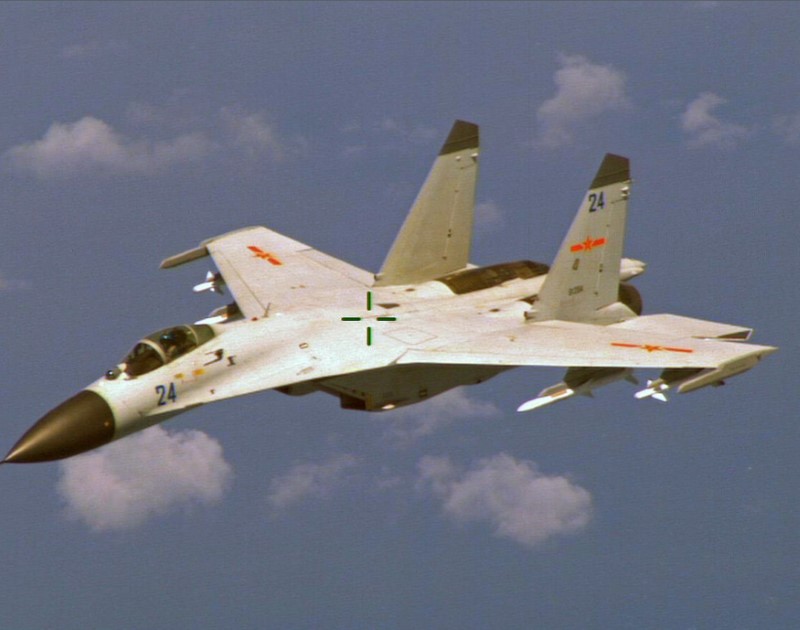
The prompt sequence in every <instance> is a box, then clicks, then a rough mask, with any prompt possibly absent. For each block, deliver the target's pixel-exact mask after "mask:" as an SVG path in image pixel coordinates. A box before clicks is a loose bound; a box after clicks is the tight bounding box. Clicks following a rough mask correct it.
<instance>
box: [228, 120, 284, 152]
mask: <svg viewBox="0 0 800 630" xmlns="http://www.w3.org/2000/svg"><path fill="white" fill-rule="evenodd" d="M220 118H221V119H222V124H223V126H224V127H225V130H226V132H227V134H228V138H229V141H230V143H231V144H232V146H233V147H235V148H237V149H240V150H242V151H244V152H245V153H246V154H247V155H248V156H250V157H253V156H255V155H257V154H260V153H268V154H269V155H270V156H271V157H272V158H273V159H274V160H278V161H279V160H281V159H283V157H284V152H285V148H284V143H283V142H282V141H280V140H279V139H278V134H277V132H276V131H275V128H274V126H273V125H270V124H268V123H267V122H266V121H265V120H264V116H263V114H259V113H246V112H243V111H241V110H239V109H237V108H235V107H223V108H222V109H221V110H220Z"/></svg>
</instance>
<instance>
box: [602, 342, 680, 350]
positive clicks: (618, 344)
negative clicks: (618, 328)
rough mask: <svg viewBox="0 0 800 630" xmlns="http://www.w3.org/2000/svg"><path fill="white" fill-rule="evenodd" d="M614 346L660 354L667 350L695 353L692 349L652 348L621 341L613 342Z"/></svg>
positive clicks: (648, 345)
mask: <svg viewBox="0 0 800 630" xmlns="http://www.w3.org/2000/svg"><path fill="white" fill-rule="evenodd" d="M611 345H612V346H617V347H618V348H638V349H639V350H647V351H648V352H660V351H661V350H666V351H668V352H687V353H691V352H694V350H692V349H691V348H671V347H669V346H652V345H650V344H636V343H621V342H619V341H612V342H611Z"/></svg>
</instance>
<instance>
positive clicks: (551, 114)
mask: <svg viewBox="0 0 800 630" xmlns="http://www.w3.org/2000/svg"><path fill="white" fill-rule="evenodd" d="M559 63H560V64H561V68H560V69H559V70H558V71H556V73H555V77H554V79H555V83H556V87H557V90H556V95H555V96H554V97H553V98H551V99H549V100H547V101H545V102H544V103H542V105H541V107H539V109H538V111H537V112H536V117H537V119H538V121H539V144H541V145H542V146H545V147H548V148H556V147H560V146H564V145H568V144H570V143H571V142H572V140H573V137H574V134H575V131H576V129H577V127H579V126H580V125H581V124H582V123H584V122H586V121H588V120H590V119H592V118H595V117H596V116H599V115H600V114H603V113H605V112H611V111H618V110H622V109H626V108H627V107H629V106H630V102H629V100H628V97H627V96H626V95H625V82H626V77H625V73H624V72H622V71H621V70H617V69H616V68H614V67H613V66H610V65H600V64H596V63H592V62H591V61H589V60H588V59H586V57H583V56H581V55H561V56H560V57H559Z"/></svg>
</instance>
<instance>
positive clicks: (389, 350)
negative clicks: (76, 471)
mask: <svg viewBox="0 0 800 630" xmlns="http://www.w3.org/2000/svg"><path fill="white" fill-rule="evenodd" d="M478 153H479V141H478V127H477V125H475V124H472V123H469V122H464V121H456V122H455V124H454V125H453V127H452V130H451V131H450V133H449V135H448V136H447V139H446V141H445V143H444V145H443V146H442V149H441V151H440V152H439V154H438V156H437V157H436V159H435V161H434V163H433V166H432V168H431V170H430V173H429V175H428V177H427V179H426V181H425V183H424V184H423V186H422V189H421V190H420V192H419V195H418V196H417V198H416V201H415V202H414V204H413V206H412V208H411V210H410V212H409V214H408V216H407V218H406V220H405V222H404V224H403V226H402V228H401V230H400V232H399V234H398V235H397V237H396V239H395V241H394V244H393V245H392V247H391V249H390V251H389V254H388V256H387V257H386V260H385V262H384V263H383V267H382V268H381V270H380V271H379V272H378V273H377V274H372V273H369V272H367V271H365V270H363V269H360V268H358V267H355V266H353V265H351V264H349V263H347V262H344V261H342V260H339V259H337V258H334V257H332V256H329V255H327V254H324V253H322V252H320V251H318V250H316V249H314V248H312V247H310V246H308V245H305V244H303V243H301V242H299V241H296V240H293V239H291V238H289V237H286V236H283V235H282V234H278V233H277V232H274V231H272V230H270V229H268V228H265V227H249V228H245V229H242V230H238V231H235V232H230V233H228V234H223V235H221V236H216V237H214V238H210V239H208V240H206V241H203V242H202V243H201V244H200V245H199V246H197V247H195V248H194V249H190V250H188V251H185V252H183V253H180V254H177V255H174V256H171V257H169V258H167V259H166V260H164V261H163V262H162V263H161V267H162V268H165V269H170V268H173V267H178V266H180V265H185V264H188V263H191V262H194V261H198V260H201V259H205V258H207V257H210V259H211V260H212V261H213V263H214V265H215V266H216V270H214V271H210V272H209V273H208V275H207V276H206V277H205V280H204V281H203V282H201V283H199V284H198V285H197V286H195V287H194V290H195V291H196V292H203V291H211V292H215V293H219V294H223V295H224V294H225V293H226V292H229V293H230V295H231V296H232V298H233V301H232V302H230V303H229V304H227V305H224V306H221V307H220V308H218V309H216V310H215V311H213V312H212V313H211V314H210V315H209V316H208V317H206V318H204V319H201V320H199V321H197V322H195V323H193V324H184V325H179V326H173V327H170V328H165V329H163V330H159V331H157V332H154V333H153V334H150V335H147V336H146V337H144V338H142V339H141V340H140V341H139V342H138V343H136V344H135V345H134V347H133V349H132V350H131V351H130V353H129V354H128V355H127V356H126V357H125V358H124V359H123V360H122V361H121V362H120V363H119V364H118V365H117V366H116V367H114V368H112V369H110V370H108V371H107V372H106V373H105V375H103V376H102V377H101V378H99V379H98V380H96V381H95V382H94V383H92V384H90V385H89V386H88V387H86V388H85V389H83V390H82V391H81V392H79V393H78V394H77V395H76V396H74V397H72V398H70V399H69V400H67V401H65V402H63V403H62V404H60V405H59V406H58V407H56V408H55V409H53V410H52V411H50V412H49V413H47V414H46V415H45V416H44V417H43V418H42V419H41V420H39V421H38V422H37V423H36V424H35V425H34V426H33V427H32V428H31V429H30V430H28V432H27V433H25V435H23V436H22V438H21V439H20V440H19V441H18V442H17V443H16V444H15V445H14V447H13V448H12V449H11V451H10V452H9V453H8V455H6V457H5V459H4V460H3V463H26V462H44V461H51V460H57V459H62V458H66V457H70V456H73V455H77V454H78V453H83V452H85V451H88V450H90V449H94V448H97V447H99V446H102V445H104V444H107V443H109V442H111V441H113V440H118V439H120V438H123V437H125V436H126V435H129V434H131V433H134V432H135V431H141V430H142V429H145V428H147V427H150V426H152V425H155V424H157V423H160V422H163V421H164V420H167V419H169V418H172V417H174V416H175V415H177V414H179V413H182V412H184V411H187V410H189V409H193V408H195V407H199V406H200V405H205V404H208V403H212V402H215V401H218V400H223V399H226V398H232V397H234V396H243V395H245V394H252V393H255V392H260V391H262V390H267V389H273V390H277V391H279V392H282V393H284V394H288V395H291V396H302V395H305V394H310V393H312V392H324V393H326V394H332V395H333V396H336V397H338V398H339V401H340V404H341V406H342V407H343V408H345V409H355V410H364V411H375V412H379V411H388V410H391V409H395V408H397V407H401V406H404V405H410V404H414V403H417V402H420V401H423V400H427V399H429V398H431V397H433V396H436V395H437V394H440V393H442V392H445V391H447V390H449V389H452V388H454V387H458V386H461V385H472V384H476V383H482V382H484V381H487V380H489V379H490V378H492V377H494V376H496V375H497V374H499V373H501V372H503V371H505V370H508V369H511V368H514V367H518V366H560V367H562V368H566V373H565V375H564V377H563V380H562V381H561V382H559V383H557V384H556V385H553V386H551V387H547V388H545V389H544V390H542V391H541V392H540V393H539V394H538V395H537V396H536V397H534V398H532V399H531V400H529V401H528V402H525V403H523V404H522V405H520V406H519V409H518V411H527V410H530V409H536V408H539V407H543V406H545V405H550V404H552V403H555V402H558V401H563V400H565V399H567V398H570V397H572V396H575V395H577V394H591V392H592V391H593V390H594V389H596V388H598V387H601V386H603V385H606V384H608V383H612V382H614V381H618V380H623V379H625V380H629V381H632V382H636V381H635V379H634V378H633V375H632V372H633V370H634V369H635V368H659V369H661V370H662V371H661V373H660V376H659V377H657V378H655V379H653V380H650V381H648V382H647V386H646V387H643V388H642V389H640V390H639V391H638V393H636V394H635V396H636V398H654V399H657V400H662V401H665V400H666V397H667V393H669V392H673V391H675V392H679V393H682V392H690V391H694V390H696V389H699V388H701V387H706V386H709V385H721V384H722V383H723V382H724V381H725V380H726V379H728V378H730V377H732V376H735V375H737V374H741V373H742V372H745V371H747V370H749V369H751V368H752V367H754V366H755V365H756V364H757V363H758V362H759V361H760V360H761V359H762V358H763V357H765V356H767V355H768V354H770V353H772V352H774V351H775V350H776V348H774V347H770V346H758V345H751V344H746V343H743V342H744V341H746V340H747V339H749V337H750V334H751V332H752V330H751V329H750V328H744V327H741V326H733V325H730V324H721V323H716V322H710V321H704V320H700V319H692V318H689V317H682V316H678V315H667V314H659V315H641V312H642V299H641V296H640V294H639V292H638V291H637V290H636V289H635V288H634V286H633V285H631V284H630V283H629V281H630V280H631V279H632V278H634V277H635V276H638V275H639V274H641V273H642V272H643V271H644V270H645V264H644V263H642V262H639V261H637V260H633V259H628V258H623V257H622V253H623V243H624V239H625V224H626V217H627V212H628V202H629V198H630V190H631V177H630V169H629V161H628V159H627V158H624V157H621V156H618V155H613V154H607V155H606V156H605V157H604V158H603V160H602V162H601V164H600V168H599V170H598V171H597V174H596V175H595V177H594V179H592V181H591V184H590V186H589V189H588V192H587V193H586V194H585V195H584V197H583V200H582V201H581V203H580V207H579V209H578V213H577V215H576V216H575V218H574V220H573V222H572V225H571V227H570V228H569V231H568V232H567V235H566V238H565V239H564V241H563V243H562V245H561V248H560V249H559V251H558V253H557V255H556V257H555V260H554V261H553V264H552V265H551V266H549V267H548V266H547V265H545V264H542V263H537V262H532V261H530V260H517V261H513V262H505V263H500V264H495V265H490V266H486V267H478V266H475V265H472V264H470V262H469V259H470V245H471V240H472V223H473V209H474V202H475V186H476V181H477V175H478Z"/></svg>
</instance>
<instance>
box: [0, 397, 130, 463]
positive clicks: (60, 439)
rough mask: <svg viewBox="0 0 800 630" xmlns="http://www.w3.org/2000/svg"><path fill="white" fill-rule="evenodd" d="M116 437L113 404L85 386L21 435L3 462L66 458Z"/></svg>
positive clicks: (30, 461) (43, 460) (45, 460)
mask: <svg viewBox="0 0 800 630" xmlns="http://www.w3.org/2000/svg"><path fill="white" fill-rule="evenodd" d="M113 438H114V414H113V413H112V411H111V407H109V406H108V403H107V402H106V401H105V400H104V399H103V398H102V396H100V395H99V394H95V393H94V392H92V391H89V390H84V391H82V392H80V393H79V394H77V395H76V396H73V397H72V398H70V399H69V400H67V401H65V402H63V403H61V404H60V405H59V406H58V407H56V408H55V409H53V410H52V411H50V412H49V413H47V414H45V415H44V417H42V419H41V420H39V421H38V422H37V423H36V424H34V425H33V426H32V427H31V428H30V429H29V430H28V432H27V433H25V435H23V436H22V437H21V438H20V440H19V441H18V442H17V443H16V444H15V445H14V447H13V448H12V449H11V450H10V451H9V453H8V455H6V458H5V459H4V460H3V463H12V464H28V463H35V462H48V461H53V460H56V459H64V458H65V457H71V456H72V455H77V454H78V453H83V452H84V451H88V450H91V449H93V448H97V447H98V446H102V445H103V444H108V443H109V442H110V441H111V440H112V439H113Z"/></svg>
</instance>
